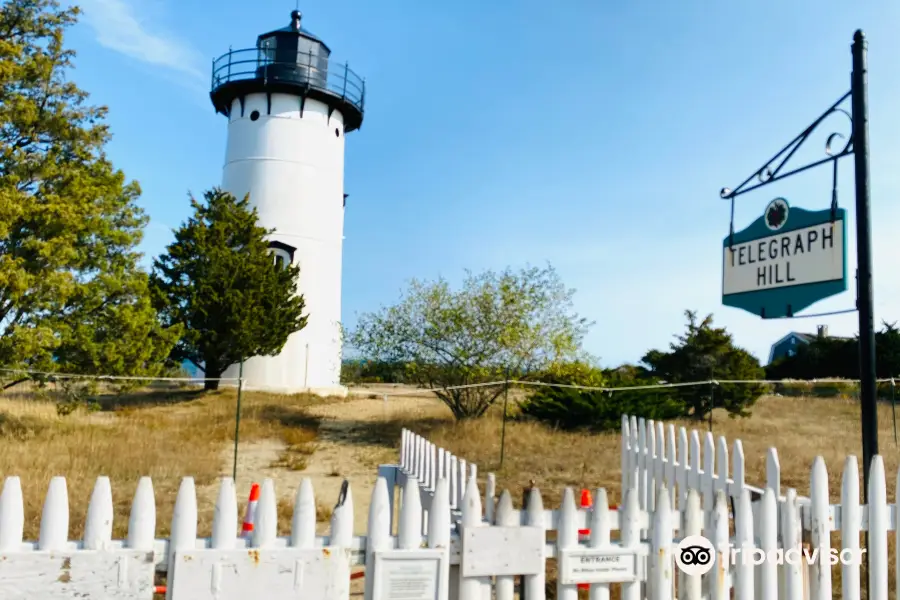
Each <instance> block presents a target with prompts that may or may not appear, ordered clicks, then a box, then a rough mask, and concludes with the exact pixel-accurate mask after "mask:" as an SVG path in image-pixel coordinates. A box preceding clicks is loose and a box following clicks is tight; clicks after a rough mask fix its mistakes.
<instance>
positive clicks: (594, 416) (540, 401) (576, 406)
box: [522, 388, 684, 431]
mask: <svg viewBox="0 0 900 600" xmlns="http://www.w3.org/2000/svg"><path fill="white" fill-rule="evenodd" d="M522 414H523V415H524V416H526V417H530V418H533V419H537V420H539V421H543V422H545V423H548V424H550V425H553V426H554V427H559V428H560V429H569V430H573V429H586V430H590V431H613V430H617V429H618V428H619V427H620V426H621V422H622V415H625V414H627V415H634V416H636V417H644V418H646V419H654V420H661V421H664V420H668V419H675V418H678V417H680V416H682V415H683V414H684V404H683V403H681V402H680V401H679V400H678V399H677V398H674V397H673V396H671V395H669V394H668V393H665V392H658V391H656V390H647V391H644V390H639V391H634V392H584V391H580V390H575V389H571V388H545V389H543V390H541V391H539V392H537V393H536V394H534V395H533V396H532V397H531V398H529V399H528V400H526V401H525V402H524V403H523V404H522Z"/></svg>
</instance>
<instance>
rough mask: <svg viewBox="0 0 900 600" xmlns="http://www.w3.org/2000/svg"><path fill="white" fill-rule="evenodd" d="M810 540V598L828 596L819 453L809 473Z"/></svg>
mask: <svg viewBox="0 0 900 600" xmlns="http://www.w3.org/2000/svg"><path fill="white" fill-rule="evenodd" d="M809 491H810V493H809V497H810V500H811V507H810V508H811V510H810V527H809V530H810V543H811V544H812V548H813V551H814V552H817V553H818V555H817V556H816V558H817V560H816V561H815V562H814V563H813V564H812V565H810V578H809V589H810V594H809V597H810V600H831V565H830V563H829V562H828V558H829V555H830V552H831V527H830V515H829V512H830V510H829V509H830V508H831V505H830V502H829V498H828V471H827V469H826V468H825V460H824V459H823V458H822V457H821V456H819V457H817V458H816V460H815V462H814V463H813V467H812V472H811V473H810V490H809Z"/></svg>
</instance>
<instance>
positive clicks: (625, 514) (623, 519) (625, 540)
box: [527, 487, 641, 600]
mask: <svg viewBox="0 0 900 600" xmlns="http://www.w3.org/2000/svg"><path fill="white" fill-rule="evenodd" d="M624 494H625V495H624V498H623V500H622V504H621V505H620V508H624V510H623V511H622V513H621V515H620V517H619V532H620V536H621V540H622V545H623V546H624V547H626V548H637V547H638V545H639V544H640V542H641V537H640V533H641V513H640V507H639V506H638V492H637V490H636V489H635V487H630V488H628V489H627V490H625V492H624ZM541 587H542V588H543V586H541ZM543 598H544V596H543V595H542V596H541V600H543ZM527 600H533V596H531V595H529V596H528V598H527ZM622 600H641V582H640V581H633V582H629V583H623V584H622Z"/></svg>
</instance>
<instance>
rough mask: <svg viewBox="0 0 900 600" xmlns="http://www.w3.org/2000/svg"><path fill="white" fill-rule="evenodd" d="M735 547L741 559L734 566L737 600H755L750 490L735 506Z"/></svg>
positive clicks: (744, 491)
mask: <svg viewBox="0 0 900 600" xmlns="http://www.w3.org/2000/svg"><path fill="white" fill-rule="evenodd" d="M734 522H735V544H734V545H735V546H736V547H737V549H738V553H737V556H738V558H739V560H738V562H737V564H736V565H734V578H735V586H734V592H735V600H754V595H753V594H754V583H755V574H754V570H753V564H752V563H751V562H750V560H749V558H750V557H751V556H752V552H753V548H755V546H756V545H755V544H754V540H753V510H752V509H751V507H750V490H748V489H743V490H742V491H741V493H740V496H739V497H738V501H737V503H736V504H735V516H734Z"/></svg>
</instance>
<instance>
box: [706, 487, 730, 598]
mask: <svg viewBox="0 0 900 600" xmlns="http://www.w3.org/2000/svg"><path fill="white" fill-rule="evenodd" d="M710 522H711V528H710V532H711V534H712V535H711V536H710V537H709V538H708V539H709V540H710V541H711V542H712V544H713V547H715V550H716V562H715V564H714V565H713V570H712V571H710V575H709V580H710V582H709V584H710V585H709V592H710V600H728V597H729V593H728V590H729V587H730V585H729V584H730V580H731V573H730V568H729V566H730V562H729V559H730V555H729V554H730V553H729V549H728V537H729V536H728V525H729V520H728V500H727V499H726V496H725V492H724V491H722V490H718V491H717V492H716V503H715V505H713V510H712V511H711V520H710Z"/></svg>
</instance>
